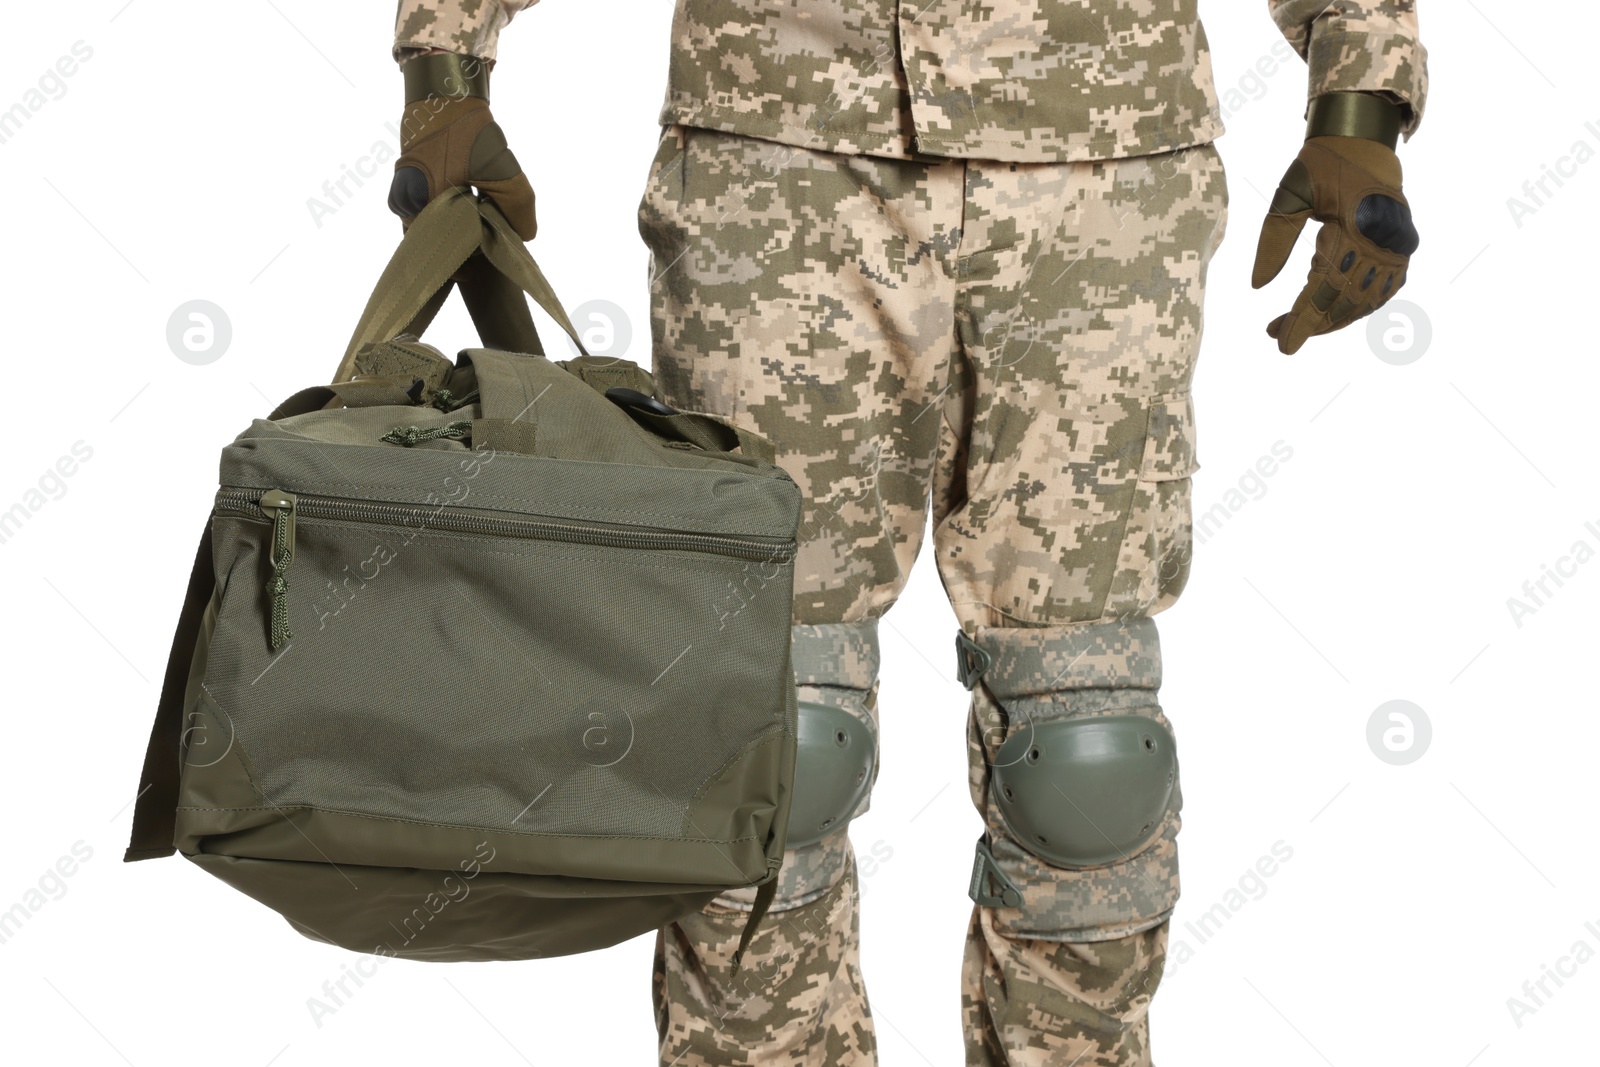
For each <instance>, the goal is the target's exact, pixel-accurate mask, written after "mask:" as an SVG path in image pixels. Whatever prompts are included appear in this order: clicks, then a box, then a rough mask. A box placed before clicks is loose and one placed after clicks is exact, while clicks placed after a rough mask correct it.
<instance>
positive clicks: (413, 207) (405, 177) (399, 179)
mask: <svg viewBox="0 0 1600 1067" xmlns="http://www.w3.org/2000/svg"><path fill="white" fill-rule="evenodd" d="M430 199H431V197H430V196H429V193H428V176H427V175H426V174H424V173H422V171H421V170H420V169H418V168H417V167H401V168H399V169H398V170H396V171H395V172H394V180H393V181H391V182H390V183H389V210H390V211H392V212H394V213H395V214H396V215H399V216H400V217H401V218H410V217H412V216H413V215H418V214H421V212H422V209H423V208H425V207H427V206H428V201H429V200H430Z"/></svg>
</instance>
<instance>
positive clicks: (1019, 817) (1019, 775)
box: [991, 714, 1178, 870]
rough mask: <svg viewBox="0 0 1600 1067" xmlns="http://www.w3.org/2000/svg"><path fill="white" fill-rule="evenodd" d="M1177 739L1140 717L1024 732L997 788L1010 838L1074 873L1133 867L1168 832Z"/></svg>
mask: <svg viewBox="0 0 1600 1067" xmlns="http://www.w3.org/2000/svg"><path fill="white" fill-rule="evenodd" d="M1177 779H1178V760H1177V747H1176V744H1175V742H1174V741H1173V737H1172V733H1171V731H1170V730H1168V729H1167V727H1166V726H1165V725H1164V724H1163V723H1161V722H1158V721H1157V720H1155V719H1152V718H1149V717H1147V716H1144V715H1138V714H1118V715H1086V716H1080V717H1077V718H1070V719H1057V720H1054V721H1050V722H1043V723H1038V724H1037V725H1033V726H1030V727H1026V728H1024V729H1021V730H1019V731H1018V732H1017V733H1016V734H1014V735H1013V736H1012V737H1010V738H1008V739H1007V740H1006V741H1005V742H1004V743H1003V744H1002V745H1001V746H1000V748H999V751H998V752H997V753H996V759H995V761H994V768H993V775H992V778H991V788H992V790H993V793H994V801H995V806H996V808H997V809H998V811H999V814H1000V818H1001V820H1002V821H1003V822H1004V823H1005V826H1006V829H1007V830H1008V831H1010V833H1011V836H1012V837H1013V838H1014V839H1015V840H1016V841H1017V843H1018V844H1020V845H1021V846H1022V847H1023V848H1024V849H1026V850H1027V851H1029V852H1031V853H1033V855H1035V856H1037V857H1038V858H1039V859H1042V860H1044V861H1045V862H1046V863H1049V864H1052V865H1054V866H1057V867H1063V868H1067V869H1069V870H1076V869H1083V868H1087V867H1099V866H1103V865H1105V864H1110V863H1117V862H1119V861H1121V860H1125V859H1127V858H1129V857H1130V856H1133V855H1134V854H1135V853H1137V852H1139V851H1140V850H1141V849H1143V848H1145V846H1147V845H1149V844H1150V843H1151V842H1152V841H1153V840H1155V838H1156V836H1157V835H1158V834H1159V833H1160V832H1161V828H1162V824H1163V822H1164V821H1165V818H1166V814H1167V811H1168V809H1169V808H1170V807H1171V805H1172V801H1173V793H1174V791H1175V789H1176V786H1177Z"/></svg>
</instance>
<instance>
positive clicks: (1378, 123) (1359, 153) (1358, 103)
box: [1251, 93, 1419, 354]
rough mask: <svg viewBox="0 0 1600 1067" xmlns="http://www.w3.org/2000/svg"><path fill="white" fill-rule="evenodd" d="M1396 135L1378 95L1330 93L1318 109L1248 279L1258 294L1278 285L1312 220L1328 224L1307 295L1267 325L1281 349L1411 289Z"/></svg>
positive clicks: (1395, 117)
mask: <svg viewBox="0 0 1600 1067" xmlns="http://www.w3.org/2000/svg"><path fill="white" fill-rule="evenodd" d="M1319 105H1321V106H1320V107H1319ZM1399 130H1400V109H1399V107H1398V105H1395V104H1391V103H1389V102H1388V101H1386V100H1384V99H1382V98H1381V97H1376V96H1370V95H1368V94H1365V93H1334V94H1330V95H1329V96H1324V97H1319V98H1318V100H1317V102H1316V103H1315V104H1313V107H1312V115H1311V121H1310V125H1309V127H1308V134H1307V139H1306V142H1305V145H1304V147H1303V148H1302V149H1301V150H1300V155H1299V158H1297V159H1296V160H1295V161H1294V162H1293V163H1292V164H1290V166H1289V170H1288V173H1286V174H1285V175H1284V176H1283V181H1282V182H1281V183H1280V184H1279V186H1278V191H1277V195H1275V196H1274V197H1273V198H1272V207H1271V210H1270V212H1269V214H1268V215H1267V218H1266V222H1265V223H1264V224H1263V225H1262V227H1261V241H1260V243H1259V244H1258V245H1257V248H1256V262H1255V271H1254V276H1253V277H1252V279H1251V285H1252V286H1254V287H1255V288H1257V289H1259V288H1261V287H1262V286H1263V285H1266V284H1267V283H1268V282H1270V281H1272V279H1274V278H1276V277H1277V276H1278V273H1279V272H1280V271H1282V270H1283V267H1284V264H1285V263H1287V262H1288V261H1289V255H1290V253H1291V252H1293V251H1294V246H1295V242H1296V241H1297V240H1298V239H1299V237H1300V232H1301V231H1302V230H1303V229H1305V225H1306V221H1307V220H1308V219H1316V220H1317V221H1318V222H1320V223H1322V229H1321V230H1320V232H1319V233H1318V234H1317V251H1316V256H1315V257H1314V258H1313V260H1312V263H1311V274H1310V276H1309V278H1308V280H1307V282H1306V286H1305V288H1304V289H1303V290H1302V291H1301V293H1300V296H1299V298H1298V299H1297V300H1296V301H1295V302H1294V306H1293V307H1292V308H1291V309H1290V310H1289V313H1288V314H1287V315H1280V316H1278V318H1276V319H1274V320H1273V321H1272V322H1271V324H1270V325H1268V326H1267V334H1268V335H1269V336H1271V337H1273V338H1275V339H1276V340H1277V342H1278V350H1279V351H1281V352H1283V353H1285V354H1293V353H1295V352H1297V351H1299V349H1300V346H1301V345H1303V344H1305V342H1306V339H1307V338H1309V337H1313V336H1316V335H1317V334H1323V333H1330V332H1332V331H1334V330H1337V329H1340V328H1342V327H1344V326H1347V325H1349V324H1350V323H1352V322H1354V321H1356V320H1357V319H1359V318H1362V317H1364V316H1367V315H1370V314H1372V312H1374V311H1376V310H1377V309H1378V308H1379V307H1381V306H1382V305H1383V304H1384V303H1386V302H1387V301H1388V300H1389V299H1390V298H1391V297H1393V296H1394V294H1395V293H1397V292H1399V291H1400V287H1401V286H1402V285H1404V284H1405V281H1406V269H1407V267H1408V266H1409V264H1410V262H1411V253H1413V252H1415V251H1416V250H1417V245H1418V243H1419V240H1418V237H1417V230H1416V227H1415V226H1413V225H1412V222H1411V206H1410V204H1409V203H1408V202H1407V201H1406V197H1405V194H1404V193H1403V192H1401V191H1400V180H1401V175H1400V159H1399V157H1397V156H1396V155H1395V153H1394V145H1395V142H1396V140H1397V138H1398V136H1399Z"/></svg>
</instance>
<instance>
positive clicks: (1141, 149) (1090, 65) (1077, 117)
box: [395, 0, 1427, 162]
mask: <svg viewBox="0 0 1600 1067" xmlns="http://www.w3.org/2000/svg"><path fill="white" fill-rule="evenodd" d="M537 2H538V0H400V10H399V15H398V19H397V23H396V34H395V53H396V56H397V57H403V56H404V55H405V53H406V52H407V51H409V50H411V49H419V48H442V49H446V50H448V51H453V52H465V53H470V54H472V55H477V56H482V57H484V58H488V59H493V58H494V55H495V45H496V42H497V39H498V37H499V33H500V29H501V27H502V26H504V25H505V24H506V23H508V22H510V21H511V19H512V18H513V17H514V16H515V15H516V14H517V13H518V12H520V11H522V10H523V9H524V8H528V7H531V6H533V4H535V3H537ZM1195 4H1196V0H993V2H990V3H985V4H981V5H980V4H974V3H972V2H971V0H922V2H917V0H742V2H738V3H732V2H729V0H677V13H676V15H675V16H674V19H673V30H672V36H673V42H672V58H671V65H670V73H669V76H668V84H667V96H666V103H665V105H664V107H663V108H662V113H661V120H662V122H663V123H683V124H684V125H688V126H699V127H704V128H707V129H714V130H722V131H727V132H731V133H739V134H744V135H748V136H752V137H762V138H767V139H770V140H775V141H780V142H782V143H785V144H792V145H798V146H802V147H806V148H815V149H820V150H823V151H832V152H846V153H862V154H869V155H881V156H892V157H907V156H912V155H931V156H964V157H971V158H981V159H991V160H1004V161H1015V162H1059V161H1070V160H1086V159H1108V158H1116V157H1121V156H1136V155H1148V154H1151V153H1155V152H1166V151H1172V150H1175V149H1178V148H1185V147H1188V146H1190V145H1195V144H1203V143H1205V142H1207V141H1211V140H1214V139H1215V138H1216V137H1217V136H1218V135H1219V134H1220V133H1221V132H1222V121H1221V116H1220V114H1219V112H1218V107H1217V95H1216V91H1215V88H1214V87H1213V84H1212V78H1211V57H1210V52H1209V49H1208V48H1207V45H1206V36H1205V31H1204V29H1202V27H1201V25H1200V21H1199V19H1198V17H1197V16H1196V14H1195ZM1267 6H1268V8H1269V9H1270V11H1271V14H1272V17H1273V20H1274V21H1275V22H1276V23H1277V24H1278V28H1279V29H1280V30H1281V31H1282V32H1283V34H1284V36H1286V37H1287V38H1288V39H1289V42H1290V44H1292V45H1293V46H1294V48H1295V50H1296V51H1297V52H1298V53H1300V55H1301V56H1303V57H1304V58H1305V59H1306V60H1307V62H1308V64H1309V65H1310V95H1311V96H1313V97H1315V96H1316V95H1318V94H1321V93H1327V92H1335V91H1347V90H1361V91H1370V92H1381V93H1385V94H1387V95H1389V96H1390V97H1391V98H1392V99H1395V100H1398V101H1399V102H1401V103H1402V104H1404V105H1405V106H1406V108H1407V111H1408V117H1407V122H1406V129H1405V133H1406V136H1407V137H1409V136H1410V135H1411V133H1412V131H1414V130H1415V129H1416V126H1417V124H1418V123H1419V122H1420V121H1421V118H1422V110H1423V105H1424V102H1425V98H1426V95H1427V53H1426V51H1425V50H1424V49H1423V47H1422V44H1421V42H1420V41H1419V40H1418V37H1417V14H1416V0H1267Z"/></svg>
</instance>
